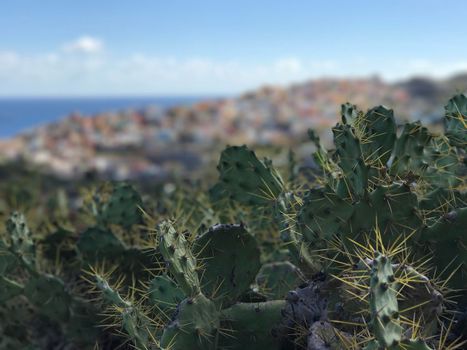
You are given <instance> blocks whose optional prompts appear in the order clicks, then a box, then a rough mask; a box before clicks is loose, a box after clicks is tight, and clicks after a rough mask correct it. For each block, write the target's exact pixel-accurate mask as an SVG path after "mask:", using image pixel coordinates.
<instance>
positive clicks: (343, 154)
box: [332, 125, 368, 197]
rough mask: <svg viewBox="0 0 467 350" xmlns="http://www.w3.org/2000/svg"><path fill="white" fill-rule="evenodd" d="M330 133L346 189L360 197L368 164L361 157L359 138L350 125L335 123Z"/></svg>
mask: <svg viewBox="0 0 467 350" xmlns="http://www.w3.org/2000/svg"><path fill="white" fill-rule="evenodd" d="M332 133H333V134H334V144H335V146H336V151H335V155H336V157H337V159H338V160H339V161H338V165H339V167H340V168H341V169H342V172H343V180H344V181H345V183H346V185H347V187H348V191H349V192H350V193H352V194H355V195H356V196H357V197H362V196H363V194H364V193H365V190H366V187H367V184H368V166H367V165H366V164H365V162H364V159H363V154H362V149H361V146H360V140H359V139H358V138H357V136H356V135H355V132H354V129H353V128H352V127H351V126H350V125H336V126H335V127H334V128H333V129H332Z"/></svg>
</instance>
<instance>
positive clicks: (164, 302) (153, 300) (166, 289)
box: [148, 275, 186, 315]
mask: <svg viewBox="0 0 467 350" xmlns="http://www.w3.org/2000/svg"><path fill="white" fill-rule="evenodd" d="M185 297H186V296H185V294H184V293H183V291H182V290H181V289H180V288H178V286H177V285H176V284H175V282H174V281H172V280H171V279H170V278H169V277H168V276H166V275H160V276H156V277H154V278H153V279H152V280H151V281H150V282H149V291H148V299H149V303H150V304H151V305H153V306H155V307H156V310H157V311H159V312H162V313H164V314H166V315H167V312H170V311H171V310H175V308H176V307H177V305H178V304H179V303H180V302H181V301H182V300H183V299H185Z"/></svg>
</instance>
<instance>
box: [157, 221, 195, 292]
mask: <svg viewBox="0 0 467 350" xmlns="http://www.w3.org/2000/svg"><path fill="white" fill-rule="evenodd" d="M159 237H160V238H159V239H160V245H159V249H160V252H161V254H162V256H163V257H164V260H165V261H166V263H167V264H168V269H169V271H170V273H171V274H172V275H173V277H174V278H175V280H176V281H177V284H178V285H179V286H180V288H181V289H182V290H183V292H184V293H185V294H186V295H187V296H195V295H198V294H200V293H201V287H200V282H199V278H198V274H197V271H196V269H197V266H196V259H195V257H194V256H193V253H192V251H191V248H190V247H189V245H188V242H187V240H186V238H185V236H184V235H183V234H182V233H180V232H177V231H176V230H175V228H174V227H173V226H172V224H171V223H170V222H169V221H164V222H162V223H161V224H160V225H159Z"/></svg>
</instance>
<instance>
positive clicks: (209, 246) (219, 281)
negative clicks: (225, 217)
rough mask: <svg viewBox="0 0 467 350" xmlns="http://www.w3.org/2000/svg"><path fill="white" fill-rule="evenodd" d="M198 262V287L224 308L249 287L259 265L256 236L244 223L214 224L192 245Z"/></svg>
mask: <svg viewBox="0 0 467 350" xmlns="http://www.w3.org/2000/svg"><path fill="white" fill-rule="evenodd" d="M193 252H194V254H195V255H196V257H197V259H198V261H199V263H200V265H201V270H200V279H201V289H202V291H203V293H204V294H205V295H206V296H208V297H209V298H210V299H211V300H214V301H216V302H219V303H221V304H222V305H223V306H224V307H225V306H228V305H232V304H233V303H234V302H235V301H236V300H237V298H238V297H239V296H240V295H242V294H243V293H244V292H245V291H246V290H248V288H249V286H250V284H251V283H252V282H253V281H254V279H255V276H256V274H257V273H258V271H259V269H260V267H261V265H260V252H259V248H258V246H257V243H256V240H255V238H254V237H253V236H252V235H251V234H249V233H248V231H247V230H246V229H245V227H244V226H243V225H216V226H213V227H211V228H210V229H209V230H208V231H207V232H206V233H204V234H203V235H202V236H200V237H199V238H197V239H196V241H195V244H194V246H193Z"/></svg>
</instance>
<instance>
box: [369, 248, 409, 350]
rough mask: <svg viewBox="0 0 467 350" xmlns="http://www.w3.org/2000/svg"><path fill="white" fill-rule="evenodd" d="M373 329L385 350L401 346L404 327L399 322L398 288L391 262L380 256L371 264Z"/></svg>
mask: <svg viewBox="0 0 467 350" xmlns="http://www.w3.org/2000/svg"><path fill="white" fill-rule="evenodd" d="M370 313H371V328H372V330H373V333H374V334H375V337H376V339H377V341H378V343H379V344H380V345H381V346H384V347H385V348H388V347H391V346H393V345H396V344H399V343H400V341H401V334H402V327H401V325H400V321H399V307H398V302H397V286H396V282H395V278H394V271H393V269H392V266H391V260H390V259H388V258H387V257H386V256H384V255H378V256H377V257H376V258H375V259H374V260H373V261H372V264H371V278H370Z"/></svg>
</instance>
